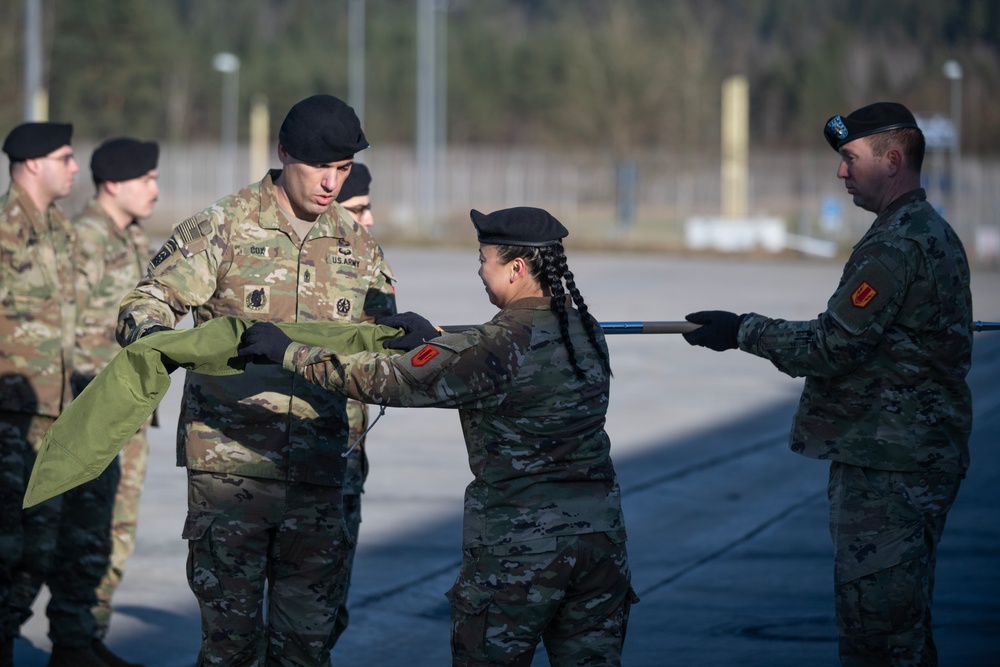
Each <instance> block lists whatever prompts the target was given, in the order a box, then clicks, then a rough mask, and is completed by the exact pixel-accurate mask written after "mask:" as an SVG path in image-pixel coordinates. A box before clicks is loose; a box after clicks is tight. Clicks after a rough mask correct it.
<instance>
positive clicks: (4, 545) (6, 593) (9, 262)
mask: <svg viewBox="0 0 1000 667" xmlns="http://www.w3.org/2000/svg"><path fill="white" fill-rule="evenodd" d="M72 132H73V128H72V126H71V125H65V124H59V123H24V124H22V125H19V126H17V127H16V128H14V129H13V130H12V131H11V132H10V134H9V135H7V138H6V140H5V141H4V144H3V151H4V152H5V153H6V154H7V156H8V157H9V158H10V176H11V185H10V190H9V191H8V192H7V194H6V195H4V197H3V198H2V199H0V459H2V461H3V469H2V474H0V480H2V481H0V498H2V503H3V504H2V508H3V511H2V512H0V599H2V601H3V606H2V610H0V630H2V639H3V646H2V650H0V665H12V664H13V659H14V658H13V640H14V637H16V636H17V635H18V632H19V629H20V627H21V625H22V624H23V623H24V622H25V621H26V620H27V619H28V618H29V617H30V616H31V606H32V603H33V602H34V600H35V597H36V596H37V595H38V591H39V589H40V588H41V586H42V584H43V583H46V584H48V587H49V590H50V592H51V594H52V597H51V599H50V600H49V604H48V607H47V609H46V613H47V615H48V617H49V637H50V638H51V639H52V644H53V648H52V658H51V662H50V663H49V664H50V665H75V666H77V667H103V666H104V665H105V663H104V662H103V661H102V660H101V659H100V658H99V657H98V656H97V655H96V654H95V653H94V650H93V648H92V643H93V641H94V623H93V617H92V616H91V614H90V608H91V607H92V606H93V604H94V601H95V597H94V587H95V586H96V585H97V583H98V581H100V573H99V572H98V573H97V574H96V576H94V572H95V568H98V569H99V568H100V565H99V564H100V563H102V562H106V559H107V557H108V553H109V551H110V535H109V525H110V521H111V509H110V505H109V504H107V502H106V501H107V499H106V498H101V497H100V490H101V488H102V482H101V480H95V481H94V482H92V483H90V484H85V485H83V486H80V487H78V488H76V489H74V490H72V491H70V492H67V493H65V494H63V495H62V496H58V497H56V498H53V499H52V500H49V501H47V502H45V503H42V504H40V505H37V506H35V507H33V508H30V509H27V510H22V508H21V501H22V499H23V496H24V490H25V485H26V484H27V480H28V477H29V475H30V473H31V469H32V466H33V465H34V461H35V454H36V452H37V448H38V446H39V444H40V443H41V439H42V436H43V435H44V434H45V432H46V431H47V430H48V428H49V426H50V425H51V424H52V422H53V421H55V419H56V417H58V416H59V414H60V413H61V412H62V410H63V409H64V408H65V406H66V405H67V404H68V403H69V401H70V399H71V397H72V391H71V387H70V378H71V374H72V371H73V348H74V337H75V326H76V299H75V295H74V291H75V290H74V281H75V275H74V270H73V252H74V248H73V246H74V243H75V239H74V234H73V227H72V225H71V224H70V221H69V219H68V218H67V217H66V215H65V214H64V213H63V212H62V210H60V209H59V207H58V206H56V205H55V203H54V202H55V201H56V200H57V199H60V198H62V197H65V196H66V195H67V194H69V192H70V190H71V189H72V187H73V179H74V177H75V176H76V173H77V172H78V171H80V167H79V165H77V163H76V159H75V157H74V156H73V148H72V146H70V139H71V136H72ZM81 610H83V611H84V613H82V614H81V613H80V612H81Z"/></svg>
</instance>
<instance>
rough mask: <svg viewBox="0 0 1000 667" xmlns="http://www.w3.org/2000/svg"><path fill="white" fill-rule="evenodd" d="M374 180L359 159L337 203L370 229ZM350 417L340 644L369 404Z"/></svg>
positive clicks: (353, 407) (336, 631) (336, 630)
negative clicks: (347, 544) (349, 543)
mask: <svg viewBox="0 0 1000 667" xmlns="http://www.w3.org/2000/svg"><path fill="white" fill-rule="evenodd" d="M371 182H372V176H371V172H369V171H368V167H366V166H365V165H363V164H361V163H360V162H355V163H354V166H352V167H351V173H350V174H348V175H347V178H346V179H345V180H344V184H343V186H341V188H340V193H338V194H337V203H338V204H340V205H341V206H343V207H344V210H346V211H347V212H348V214H350V216H351V218H353V219H354V222H356V223H358V225H360V226H361V227H364V228H365V229H369V228H370V227H371V226H372V225H374V224H375V218H374V217H373V216H372V204H371V196H370V195H369V194H368V190H369V186H370V185H371ZM365 319H370V318H365ZM347 420H348V423H349V424H350V428H351V430H350V436H349V437H348V441H349V442H350V444H351V447H352V449H351V451H350V453H349V454H348V455H347V472H346V475H345V477H344V518H345V519H346V521H347V530H348V531H349V532H350V533H351V540H352V541H353V542H354V549H352V550H351V553H350V555H349V556H348V557H347V575H346V579H345V581H344V600H343V602H341V604H340V609H338V610H337V622H336V623H335V624H334V627H333V643H334V644H336V643H337V639H339V638H340V635H342V634H344V630H346V629H347V624H348V623H349V622H350V615H349V614H348V612H347V594H348V591H349V590H350V586H351V571H352V570H353V569H354V554H355V552H356V550H357V544H358V533H359V532H360V530H361V494H362V493H364V490H365V480H366V479H367V478H368V455H367V454H365V441H364V434H365V431H366V430H367V429H368V406H367V405H365V404H364V403H362V402H361V401H355V400H353V399H348V401H347Z"/></svg>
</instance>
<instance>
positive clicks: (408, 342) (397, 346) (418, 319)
mask: <svg viewBox="0 0 1000 667" xmlns="http://www.w3.org/2000/svg"><path fill="white" fill-rule="evenodd" d="M375 324H382V325H385V326H387V327H398V328H400V329H403V330H405V331H406V334H405V335H403V336H400V337H398V338H393V339H391V340H387V341H386V342H385V343H384V344H383V345H384V346H385V347H387V348H389V349H391V350H406V351H410V350H412V349H413V348H415V347H420V346H421V345H423V344H424V343H426V342H427V341H429V340H431V339H432V338H437V337H438V336H440V335H441V332H440V331H438V330H437V329H435V328H434V325H433V324H431V323H430V322H428V321H427V320H426V319H424V318H423V317H422V316H420V315H417V314H416V313H410V312H406V313H398V314H396V315H386V316H385V317H380V318H379V319H377V320H375Z"/></svg>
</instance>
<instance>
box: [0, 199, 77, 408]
mask: <svg viewBox="0 0 1000 667" xmlns="http://www.w3.org/2000/svg"><path fill="white" fill-rule="evenodd" d="M74 243H75V239H74V235H73V227H72V225H71V224H70V222H69V219H68V218H67V217H66V215H65V214H64V213H63V212H62V210H61V209H60V208H59V207H58V206H56V205H55V204H53V205H52V206H50V207H49V210H48V211H46V212H45V213H41V212H39V211H38V209H37V208H36V207H35V204H34V202H32V200H31V198H30V197H29V196H28V194H27V193H26V192H25V191H24V190H23V189H21V188H20V187H18V186H17V184H16V183H12V184H11V186H10V190H8V192H7V193H6V194H5V195H4V196H3V197H0V341H2V344H0V411H8V412H20V413H25V414H37V415H46V416H50V417H56V416H58V415H59V414H60V413H61V412H62V409H63V408H64V407H65V406H66V405H67V404H68V403H69V401H70V399H71V397H72V394H71V391H70V384H69V380H70V375H71V373H72V369H73V338H74V328H75V322H76V299H75V298H74V295H73V291H74V290H73V280H74V275H73V273H74V272H73V245H74Z"/></svg>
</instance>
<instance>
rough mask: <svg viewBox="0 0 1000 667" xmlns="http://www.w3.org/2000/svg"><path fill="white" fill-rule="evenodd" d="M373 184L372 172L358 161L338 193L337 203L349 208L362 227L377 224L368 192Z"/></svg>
mask: <svg viewBox="0 0 1000 667" xmlns="http://www.w3.org/2000/svg"><path fill="white" fill-rule="evenodd" d="M371 184H372V174H371V172H370V171H368V167H366V166H365V165H363V164H361V163H360V162H356V163H355V164H354V166H353V167H351V173H350V174H349V175H348V176H347V180H346V181H344V186H343V187H342V188H340V194H339V195H337V203H338V204H340V205H341V206H343V207H344V208H345V209H347V212H348V213H350V214H351V217H352V218H354V222H356V223H358V224H359V225H361V226H362V227H371V226H372V225H374V224H375V218H374V216H373V215H372V198H371V195H370V194H369V192H368V191H369V189H370V187H371ZM369 231H371V230H369Z"/></svg>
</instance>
